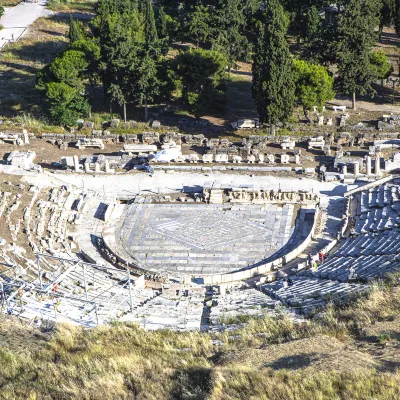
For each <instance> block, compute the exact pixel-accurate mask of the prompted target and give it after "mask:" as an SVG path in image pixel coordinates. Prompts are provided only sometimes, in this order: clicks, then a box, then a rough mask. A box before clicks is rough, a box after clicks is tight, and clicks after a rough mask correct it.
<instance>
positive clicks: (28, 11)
mask: <svg viewBox="0 0 400 400" xmlns="http://www.w3.org/2000/svg"><path fill="white" fill-rule="evenodd" d="M46 3H47V2H46V1H40V2H38V3H33V2H26V3H25V2H22V3H20V4H18V5H17V6H15V7H13V8H11V9H9V10H7V12H6V13H5V14H4V15H3V17H1V18H0V25H2V26H3V27H4V29H2V30H1V31H0V49H2V48H3V47H4V46H5V45H6V44H7V43H8V42H10V41H16V40H18V39H20V38H21V37H22V36H23V35H24V34H25V33H26V31H27V28H28V27H29V26H30V25H31V24H33V23H34V22H35V21H36V20H37V19H38V18H40V17H46V16H48V15H51V14H52V11H50V10H47V9H46Z"/></svg>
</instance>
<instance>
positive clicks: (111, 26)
mask: <svg viewBox="0 0 400 400" xmlns="http://www.w3.org/2000/svg"><path fill="white" fill-rule="evenodd" d="M98 33H99V38H98V40H99V46H100V62H99V73H100V76H101V79H102V82H103V89H104V93H105V94H107V95H108V98H109V100H110V114H112V105H113V103H117V104H119V105H120V106H123V109H124V119H126V104H127V103H128V102H130V98H131V96H132V91H131V84H130V83H129V78H128V75H129V70H130V69H131V66H132V65H134V64H135V62H136V58H137V54H138V51H139V50H140V49H142V48H143V47H144V46H145V37H144V24H143V23H142V16H141V15H140V13H139V11H138V10H136V11H134V12H131V13H129V14H128V13H124V14H118V13H114V14H110V15H107V16H105V17H104V18H103V19H101V20H100V25H99V29H98ZM128 83H129V84H128Z"/></svg>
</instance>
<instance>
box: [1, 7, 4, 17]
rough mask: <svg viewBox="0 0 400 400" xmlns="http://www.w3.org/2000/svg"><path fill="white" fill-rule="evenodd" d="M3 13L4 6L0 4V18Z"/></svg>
mask: <svg viewBox="0 0 400 400" xmlns="http://www.w3.org/2000/svg"><path fill="white" fill-rule="evenodd" d="M4 14H5V10H4V7H2V6H0V18H1V17H2V16H3V15H4Z"/></svg>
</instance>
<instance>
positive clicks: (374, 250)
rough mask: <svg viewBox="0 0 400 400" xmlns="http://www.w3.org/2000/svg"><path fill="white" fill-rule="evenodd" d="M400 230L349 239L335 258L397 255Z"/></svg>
mask: <svg viewBox="0 0 400 400" xmlns="http://www.w3.org/2000/svg"><path fill="white" fill-rule="evenodd" d="M399 239H400V229H399V228H395V229H392V230H386V231H383V232H377V233H371V232H369V233H365V234H362V235H359V236H356V237H355V238H354V239H351V238H347V239H346V241H345V242H344V244H343V245H342V246H341V247H340V248H339V249H338V250H337V251H336V252H335V254H334V256H336V257H339V256H345V257H346V256H352V257H358V256H361V255H385V254H396V253H397V252H398V251H399V249H400V240H399Z"/></svg>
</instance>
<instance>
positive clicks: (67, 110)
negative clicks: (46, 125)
mask: <svg viewBox="0 0 400 400" xmlns="http://www.w3.org/2000/svg"><path fill="white" fill-rule="evenodd" d="M46 97H47V101H48V104H49V114H50V117H51V120H52V122H53V123H55V124H58V125H67V126H74V125H76V121H77V120H78V119H79V118H80V117H82V116H86V115H88V114H89V112H90V106H89V103H88V102H87V99H86V98H85V97H84V96H82V94H81V93H80V92H79V91H78V90H77V89H76V88H73V87H71V86H69V85H67V84H66V83H64V82H51V83H49V84H48V86H47V91H46Z"/></svg>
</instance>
